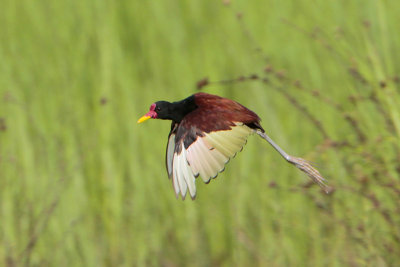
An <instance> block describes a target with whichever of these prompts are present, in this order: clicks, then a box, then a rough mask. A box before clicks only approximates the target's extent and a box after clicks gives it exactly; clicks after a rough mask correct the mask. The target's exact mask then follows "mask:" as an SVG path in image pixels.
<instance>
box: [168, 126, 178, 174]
mask: <svg viewBox="0 0 400 267" xmlns="http://www.w3.org/2000/svg"><path fill="white" fill-rule="evenodd" d="M177 127H178V124H177V123H176V122H172V123H171V131H170V132H169V135H168V143H167V151H166V154H165V163H166V166H167V172H168V177H169V178H172V162H173V159H174V151H175V135H176V129H177Z"/></svg>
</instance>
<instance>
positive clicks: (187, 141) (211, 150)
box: [137, 92, 329, 200]
mask: <svg viewBox="0 0 400 267" xmlns="http://www.w3.org/2000/svg"><path fill="white" fill-rule="evenodd" d="M148 119H161V120H171V121H172V122H171V130H170V133H169V135H168V141H167V149H166V157H165V161H166V168H167V173H168V177H169V178H170V179H171V180H172V185H173V188H174V191H175V195H176V198H179V195H181V197H182V199H183V200H184V199H185V197H186V195H187V193H189V195H190V197H191V198H192V199H193V200H194V199H195V198H196V183H195V180H196V178H197V177H199V176H200V177H201V178H202V180H203V181H204V182H205V183H206V184H208V183H209V182H210V181H211V179H213V178H216V177H217V176H218V174H219V173H221V172H223V171H224V170H225V165H226V164H227V163H228V162H229V161H230V159H231V158H233V157H235V155H236V154H237V153H238V152H240V151H241V150H242V149H243V147H244V145H245V144H246V142H247V138H248V137H249V136H250V135H252V134H257V135H259V136H260V137H261V138H263V139H264V140H266V141H267V142H268V143H269V144H270V145H272V147H273V148H274V149H275V150H276V151H277V152H278V153H279V154H280V155H281V156H282V157H283V158H284V159H285V160H286V161H287V162H289V163H291V164H293V165H294V166H295V167H297V168H298V169H300V170H301V171H303V172H305V173H306V174H307V175H308V176H309V177H310V178H311V179H312V180H313V181H314V182H316V183H317V184H318V185H320V186H321V188H322V189H323V190H324V191H325V192H326V193H329V187H328V186H326V184H325V183H324V182H325V181H326V180H325V179H324V178H323V176H322V175H321V174H320V172H319V171H318V170H317V169H316V168H315V167H314V166H312V165H311V164H310V163H309V162H308V161H307V160H305V159H303V158H299V157H294V156H291V155H289V154H288V153H286V152H285V151H284V150H283V149H282V148H281V147H279V146H278V145H277V144H276V143H275V142H274V141H273V140H272V139H271V138H270V137H269V136H268V135H267V134H266V133H265V130H264V129H263V127H262V126H261V124H260V122H261V119H260V117H259V116H258V115H257V114H256V113H255V112H253V111H251V110H250V109H248V108H246V107H245V106H243V105H242V104H240V103H238V102H236V101H234V100H231V99H228V98H224V97H220V96H217V95H212V94H208V93H205V92H199V93H195V94H193V95H191V96H189V97H187V98H185V99H183V100H180V101H176V102H167V101H157V102H155V103H153V104H151V106H150V110H149V111H148V112H147V113H146V114H145V115H144V116H142V117H141V118H140V119H139V120H138V121H137V122H138V123H142V122H144V121H146V120H148Z"/></svg>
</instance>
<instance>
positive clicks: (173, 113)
mask: <svg viewBox="0 0 400 267" xmlns="http://www.w3.org/2000/svg"><path fill="white" fill-rule="evenodd" d="M196 108H197V106H196V104H195V101H194V96H190V97H188V98H186V99H184V100H182V101H179V102H173V103H170V102H167V101H157V102H155V103H153V104H151V106H150V110H149V112H147V113H146V114H145V115H144V116H143V117H141V118H140V119H139V120H138V123H141V122H143V121H145V120H148V119H162V120H172V121H174V122H178V123H179V122H181V120H182V119H183V117H185V116H186V114H188V113H189V112H191V111H193V110H194V109H196Z"/></svg>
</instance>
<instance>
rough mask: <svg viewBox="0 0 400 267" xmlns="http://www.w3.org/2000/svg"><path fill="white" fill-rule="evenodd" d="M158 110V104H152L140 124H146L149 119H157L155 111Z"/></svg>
mask: <svg viewBox="0 0 400 267" xmlns="http://www.w3.org/2000/svg"><path fill="white" fill-rule="evenodd" d="M155 109H156V104H151V106H150V110H149V112H147V113H146V114H145V115H144V116H142V117H141V118H140V119H139V120H138V123H141V122H144V121H146V120H148V119H155V118H157V112H156V111H155Z"/></svg>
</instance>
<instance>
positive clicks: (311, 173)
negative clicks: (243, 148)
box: [256, 130, 331, 194]
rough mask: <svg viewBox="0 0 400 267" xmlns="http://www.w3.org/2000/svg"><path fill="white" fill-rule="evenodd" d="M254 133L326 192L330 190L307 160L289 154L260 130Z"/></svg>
mask: <svg viewBox="0 0 400 267" xmlns="http://www.w3.org/2000/svg"><path fill="white" fill-rule="evenodd" d="M256 133H257V134H258V135H259V136H261V137H262V138H263V139H265V140H266V141H267V142H268V143H270V144H271V146H272V147H273V148H274V149H275V150H276V151H278V152H279V154H281V156H282V157H283V158H284V159H285V160H286V161H287V162H289V163H291V164H293V165H294V166H296V168H298V169H300V170H301V171H302V172H304V173H306V174H307V175H308V177H310V178H311V179H312V180H313V181H314V182H315V183H317V184H318V185H319V186H320V187H321V188H322V189H323V190H324V191H325V192H326V193H327V194H328V193H330V192H331V188H330V187H329V186H327V185H326V184H325V183H324V181H326V180H325V179H324V177H322V175H321V174H320V173H319V171H318V170H317V169H316V168H314V167H313V166H311V164H310V163H308V161H307V160H305V159H302V158H297V157H293V156H291V155H289V154H288V153H286V152H285V151H283V149H282V148H280V147H279V146H278V145H277V144H276V143H275V142H274V141H272V139H271V138H270V137H269V136H268V135H267V134H266V133H265V132H261V131H260V130H258V131H256Z"/></svg>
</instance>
